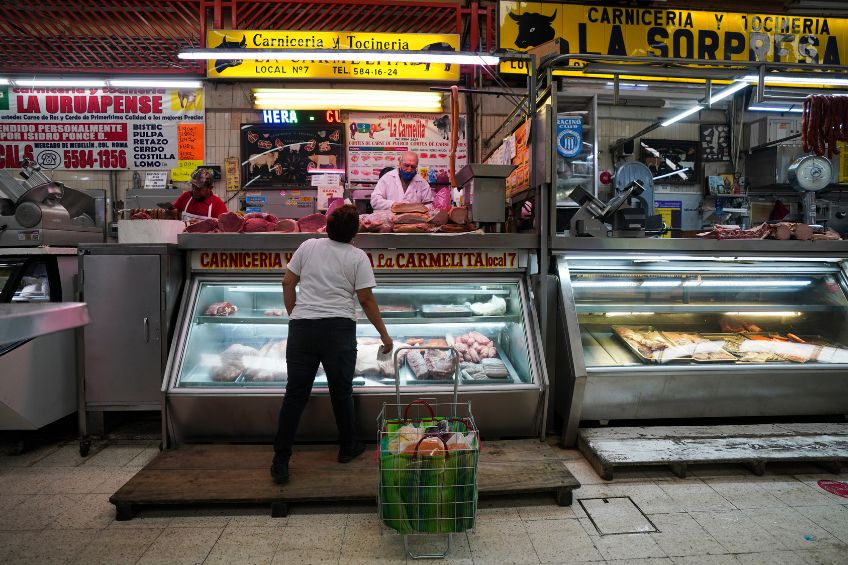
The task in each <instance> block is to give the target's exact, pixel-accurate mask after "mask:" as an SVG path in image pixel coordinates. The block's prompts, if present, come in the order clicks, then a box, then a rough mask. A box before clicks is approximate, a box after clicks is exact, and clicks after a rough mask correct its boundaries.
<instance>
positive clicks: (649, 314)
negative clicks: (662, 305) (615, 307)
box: [604, 312, 655, 318]
mask: <svg viewBox="0 0 848 565" xmlns="http://www.w3.org/2000/svg"><path fill="white" fill-rule="evenodd" d="M654 315H655V313H654V312H607V313H605V314H604V316H607V317H609V318H613V317H616V316H654Z"/></svg>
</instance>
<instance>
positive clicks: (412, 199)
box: [371, 151, 433, 210]
mask: <svg viewBox="0 0 848 565" xmlns="http://www.w3.org/2000/svg"><path fill="white" fill-rule="evenodd" d="M395 202H404V203H407V204H426V205H428V206H429V205H430V204H432V202H433V189H431V188H430V184H429V183H428V182H427V181H426V180H424V179H423V178H422V177H421V175H419V174H418V154H416V153H413V152H412V151H407V152H406V153H404V154H403V155H401V157H400V159H399V160H398V168H397V169H395V170H393V171H389V172H388V173H386V174H385V175H383V176H382V177H381V178H380V180H379V181H377V186H375V187H374V190H373V191H372V192H371V207H372V208H373V209H374V210H390V209H391V207H392V204H394V203H395Z"/></svg>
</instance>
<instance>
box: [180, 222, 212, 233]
mask: <svg viewBox="0 0 848 565" xmlns="http://www.w3.org/2000/svg"><path fill="white" fill-rule="evenodd" d="M185 231H186V232H187V233H210V232H216V231H220V230H219V229H218V220H216V219H215V218H206V219H205V220H200V221H199V222H194V223H193V224H189V225H187V226H186V229H185Z"/></svg>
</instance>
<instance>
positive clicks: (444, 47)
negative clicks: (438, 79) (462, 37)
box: [421, 41, 453, 71]
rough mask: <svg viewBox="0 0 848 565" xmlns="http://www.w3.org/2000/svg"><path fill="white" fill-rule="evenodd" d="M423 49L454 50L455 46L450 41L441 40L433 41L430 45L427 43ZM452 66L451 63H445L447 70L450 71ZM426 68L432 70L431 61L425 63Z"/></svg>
mask: <svg viewBox="0 0 848 565" xmlns="http://www.w3.org/2000/svg"><path fill="white" fill-rule="evenodd" d="M421 50H422V51H451V52H452V51H453V47H452V46H451V44H450V43H445V42H443V41H440V42H439V43H431V44H429V45H425V46H424V47H422V48H421ZM450 68H451V66H450V63H445V71H449V70H450ZM424 70H425V71H429V70H430V63H424Z"/></svg>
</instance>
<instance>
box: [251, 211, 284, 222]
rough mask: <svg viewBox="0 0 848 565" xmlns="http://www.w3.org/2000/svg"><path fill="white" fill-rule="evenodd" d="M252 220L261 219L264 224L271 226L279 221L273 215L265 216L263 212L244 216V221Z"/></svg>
mask: <svg viewBox="0 0 848 565" xmlns="http://www.w3.org/2000/svg"><path fill="white" fill-rule="evenodd" d="M253 218H261V219H263V220H265V221H266V222H271V223H273V224H276V223H277V220H279V218H278V217H277V216H275V215H274V214H266V213H265V212H251V213H250V214H245V215H244V219H245V221H246V220H250V219H253Z"/></svg>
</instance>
